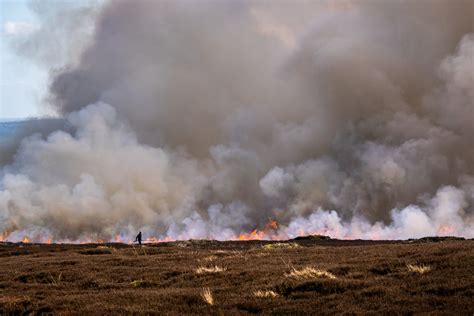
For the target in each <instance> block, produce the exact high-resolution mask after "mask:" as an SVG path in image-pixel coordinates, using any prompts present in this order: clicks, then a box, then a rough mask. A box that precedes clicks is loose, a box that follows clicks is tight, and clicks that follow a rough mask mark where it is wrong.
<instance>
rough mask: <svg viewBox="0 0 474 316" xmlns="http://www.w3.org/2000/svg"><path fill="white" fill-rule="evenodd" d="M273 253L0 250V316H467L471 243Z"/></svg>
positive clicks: (250, 247)
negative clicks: (258, 315) (418, 315)
mask: <svg viewBox="0 0 474 316" xmlns="http://www.w3.org/2000/svg"><path fill="white" fill-rule="evenodd" d="M282 243H284V242H279V243H278V244H277V246H275V247H272V246H266V245H271V244H273V242H263V241H247V242H240V241H235V242H216V241H185V242H175V243H162V244H153V245H145V246H142V247H137V246H128V245H124V244H106V245H97V244H87V245H68V244H64V245H59V244H57V245H55V244H53V245H38V244H12V243H0V267H1V269H0V315H10V314H15V315H16V314H30V313H33V314H92V315H117V314H131V313H134V314H168V315H183V314H184V315H186V314H216V315H217V314H221V315H240V314H250V313H262V314H277V315H281V314H285V315H307V314H344V313H349V314H367V313H372V314H411V313H421V314H451V315H472V314H473V312H474V298H473V294H474V286H473V284H474V277H473V275H474V242H473V241H472V240H454V239H449V238H432V239H423V240H414V241H395V242H389V241H379V242H376V241H342V240H310V239H307V240H304V239H303V240H296V241H295V240H293V241H291V246H288V247H286V246H282V245H281V244H282ZM275 244H276V243H275ZM295 244H297V246H295ZM268 249H271V250H272V251H268ZM209 258H212V266H211V265H209V266H205V265H203V263H205V262H209V261H211V260H210V259H209ZM203 266H204V267H212V268H213V269H215V267H219V268H222V270H221V271H219V272H218V273H196V269H198V268H199V267H203ZM224 267H225V269H224ZM428 267H429V268H430V269H431V270H430V271H429V273H427V272H426V269H428ZM420 269H421V270H420ZM423 269H424V270H423ZM422 270H423V271H425V272H423V273H421V271H422ZM303 272H304V273H303ZM322 272H324V273H322ZM291 273H293V274H295V273H296V274H298V273H299V275H300V276H301V277H297V276H296V275H291ZM321 273H322V274H321ZM303 276H304V277H303ZM332 276H334V277H335V278H334V277H332Z"/></svg>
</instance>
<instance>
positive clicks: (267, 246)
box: [262, 242, 300, 250]
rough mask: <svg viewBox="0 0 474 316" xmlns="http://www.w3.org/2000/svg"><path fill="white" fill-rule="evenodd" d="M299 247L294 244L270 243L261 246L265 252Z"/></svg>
mask: <svg viewBox="0 0 474 316" xmlns="http://www.w3.org/2000/svg"><path fill="white" fill-rule="evenodd" d="M299 246H300V245H298V244H297V243H295V242H290V243H288V242H277V243H272V244H265V245H263V246H262V248H263V249H265V250H276V249H292V248H298V247H299Z"/></svg>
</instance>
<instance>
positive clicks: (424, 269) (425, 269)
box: [407, 264, 431, 274]
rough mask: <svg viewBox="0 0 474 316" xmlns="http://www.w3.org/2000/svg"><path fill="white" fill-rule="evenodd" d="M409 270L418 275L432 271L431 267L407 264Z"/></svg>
mask: <svg viewBox="0 0 474 316" xmlns="http://www.w3.org/2000/svg"><path fill="white" fill-rule="evenodd" d="M407 269H408V271H410V272H413V273H418V274H425V273H428V272H430V271H431V267H430V266H425V265H415V264H407Z"/></svg>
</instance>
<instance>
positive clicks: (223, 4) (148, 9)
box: [0, 0, 474, 243]
mask: <svg viewBox="0 0 474 316" xmlns="http://www.w3.org/2000/svg"><path fill="white" fill-rule="evenodd" d="M37 5H38V6H41V5H42V2H38V3H37ZM473 5H474V3H473V1H471V0H457V1H442V0H432V1H428V2H425V1H365V0H361V1H349V0H348V1H345V0H344V1H327V0H321V1H244V0H242V1H240V0H237V1H212V0H203V1H199V2H197V1H184V0H183V1H181V0H174V1H167V0H163V1H122V0H114V1H108V2H100V4H95V5H94V4H92V6H91V8H90V10H83V8H82V9H81V12H80V13H79V12H78V11H77V10H78V8H77V7H75V6H70V7H69V6H68V5H67V4H64V5H61V6H58V7H57V8H56V7H55V6H54V5H49V6H48V5H45V6H44V8H41V10H40V9H38V10H37V12H38V14H40V16H39V19H38V20H39V21H42V23H43V24H42V25H40V26H39V27H38V29H35V30H34V31H32V33H31V34H28V35H25V36H24V37H22V41H23V42H22V43H16V46H15V47H16V49H17V51H18V54H19V55H22V56H24V57H25V58H29V59H30V61H33V62H37V63H38V64H39V65H40V66H41V67H43V68H45V69H46V70H47V73H48V74H50V78H49V79H50V82H51V84H50V86H49V90H48V97H47V100H45V101H44V103H45V106H46V107H49V109H54V110H55V111H56V112H57V113H58V115H59V118H58V119H56V120H51V119H48V120H47V119H39V120H32V121H27V122H24V123H22V128H21V129H20V130H18V132H17V134H15V135H13V136H10V138H8V140H7V141H3V140H2V141H0V150H1V156H0V167H1V169H0V170H1V171H0V240H3V241H5V240H8V241H15V242H20V241H22V240H23V238H24V236H28V238H29V240H30V241H31V242H42V243H47V242H48V241H50V242H54V243H61V242H77V243H79V242H85V243H89V242H91V243H95V242H123V243H129V242H131V241H133V240H134V237H135V236H136V234H137V233H138V231H141V232H143V236H144V237H143V238H144V242H145V243H155V242H164V241H173V240H187V239H216V240H259V239H268V240H273V239H275V240H279V239H289V238H294V237H297V236H301V235H312V234H319V235H328V236H331V237H333V238H347V239H356V238H360V239H406V238H418V237H424V236H430V235H443V236H444V235H456V236H462V237H474V146H472V139H473V138H474V79H473V74H474V65H473V63H472V56H473V55H474V30H473V28H474V25H473V23H472V20H473V13H472V12H474V11H473ZM41 14H44V16H41ZM65 16H66V17H67V16H69V17H75V19H67V18H64V17H65ZM71 21H73V22H71ZM440 21H442V23H440ZM66 22H67V23H66ZM86 26H87V27H86ZM51 30H55V32H54V36H52V34H51ZM52 38H54V41H51V39H52ZM51 56H54V58H51ZM7 106H14V104H12V105H7Z"/></svg>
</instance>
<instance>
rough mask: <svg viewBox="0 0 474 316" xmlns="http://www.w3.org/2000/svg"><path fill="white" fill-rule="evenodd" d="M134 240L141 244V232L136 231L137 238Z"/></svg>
mask: <svg viewBox="0 0 474 316" xmlns="http://www.w3.org/2000/svg"><path fill="white" fill-rule="evenodd" d="M135 241H136V242H138V244H139V245H141V244H142V232H138V235H137V238H135Z"/></svg>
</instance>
